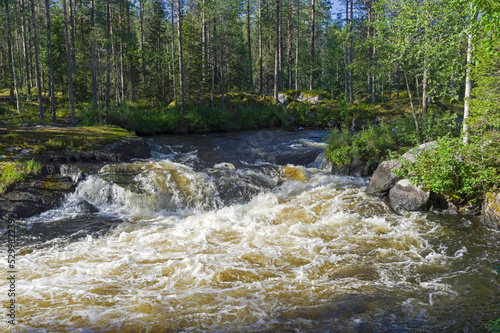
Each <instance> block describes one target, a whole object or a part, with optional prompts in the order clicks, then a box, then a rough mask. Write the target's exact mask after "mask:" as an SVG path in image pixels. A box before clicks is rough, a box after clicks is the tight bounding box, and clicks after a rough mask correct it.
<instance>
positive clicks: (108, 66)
mask: <svg viewBox="0 0 500 333" xmlns="http://www.w3.org/2000/svg"><path fill="white" fill-rule="evenodd" d="M47 1H48V0H47ZM109 1H110V0H108V1H107V3H106V95H105V97H104V99H105V108H106V119H108V117H109V94H110V86H111V61H110V52H111V34H110V30H111V9H110V5H109ZM139 6H140V5H139ZM141 23H142V21H141ZM141 28H142V27H141ZM141 38H142V35H141Z"/></svg>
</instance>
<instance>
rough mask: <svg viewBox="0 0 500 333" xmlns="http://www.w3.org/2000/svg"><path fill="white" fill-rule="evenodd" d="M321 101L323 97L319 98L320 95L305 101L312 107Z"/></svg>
mask: <svg viewBox="0 0 500 333" xmlns="http://www.w3.org/2000/svg"><path fill="white" fill-rule="evenodd" d="M322 100H323V96H321V95H316V96H312V97H309V98H308V99H307V101H308V102H309V103H311V104H312V105H318V104H319V102H321V101H322Z"/></svg>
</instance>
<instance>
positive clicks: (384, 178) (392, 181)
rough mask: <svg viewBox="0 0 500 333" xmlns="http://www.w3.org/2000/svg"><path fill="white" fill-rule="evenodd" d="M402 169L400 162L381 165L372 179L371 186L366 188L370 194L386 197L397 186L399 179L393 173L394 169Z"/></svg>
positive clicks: (393, 161) (386, 162)
mask: <svg viewBox="0 0 500 333" xmlns="http://www.w3.org/2000/svg"><path fill="white" fill-rule="evenodd" d="M400 167H401V163H399V161H398V160H390V161H385V162H382V163H380V165H379V166H378V168H377V170H375V172H374V173H373V176H372V178H370V184H369V185H368V187H367V188H366V193H368V194H382V195H385V194H387V193H388V192H389V190H390V189H391V188H392V187H393V186H394V185H396V183H397V182H398V180H399V177H398V176H396V175H395V174H393V173H392V169H397V168H400Z"/></svg>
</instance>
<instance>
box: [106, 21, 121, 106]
mask: <svg viewBox="0 0 500 333" xmlns="http://www.w3.org/2000/svg"><path fill="white" fill-rule="evenodd" d="M109 30H110V34H111V40H113V24H110V27H109ZM111 53H112V56H113V73H114V82H115V105H116V106H118V104H120V102H121V101H120V87H119V86H118V59H117V55H116V50H115V43H113V42H111Z"/></svg>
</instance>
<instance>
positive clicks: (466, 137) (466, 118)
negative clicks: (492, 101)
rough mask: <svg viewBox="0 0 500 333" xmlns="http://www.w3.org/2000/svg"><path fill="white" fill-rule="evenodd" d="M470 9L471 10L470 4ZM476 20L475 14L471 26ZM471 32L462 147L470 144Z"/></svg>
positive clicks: (468, 41) (470, 33) (468, 47)
mask: <svg viewBox="0 0 500 333" xmlns="http://www.w3.org/2000/svg"><path fill="white" fill-rule="evenodd" d="M470 6H471V9H472V3H471V5H470ZM476 20H477V14H475V15H474V19H473V21H472V22H471V25H472V23H473V22H475V21H476ZM470 29H471V31H469V33H468V34H467V68H466V71H465V96H464V120H463V127H462V133H463V142H464V145H468V144H469V142H470V139H469V124H468V121H469V117H470V109H469V105H470V99H471V91H472V81H471V78H470V72H471V66H472V37H473V36H472V27H470Z"/></svg>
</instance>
